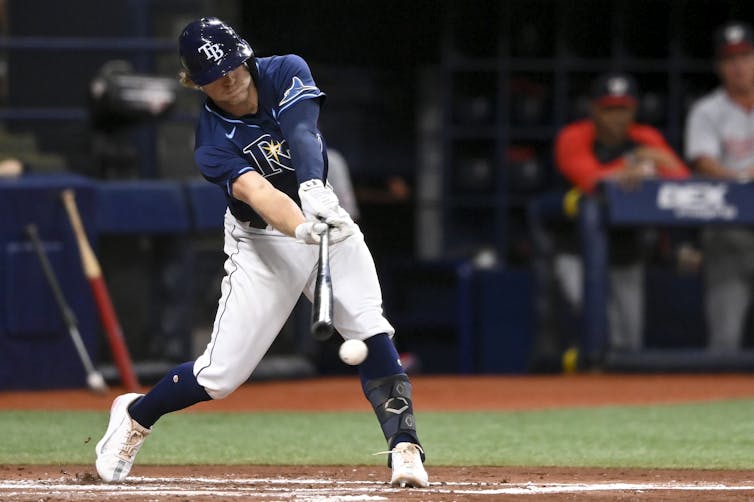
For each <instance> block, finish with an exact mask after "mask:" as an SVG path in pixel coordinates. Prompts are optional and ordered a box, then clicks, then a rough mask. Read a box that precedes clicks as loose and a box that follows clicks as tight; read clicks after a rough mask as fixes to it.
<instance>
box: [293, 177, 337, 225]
mask: <svg viewBox="0 0 754 502" xmlns="http://www.w3.org/2000/svg"><path fill="white" fill-rule="evenodd" d="M298 196H299V198H300V199H301V210H302V211H303V212H304V216H306V217H307V218H311V219H315V218H319V219H321V220H326V219H328V218H330V217H333V216H337V214H338V209H340V202H339V201H338V196H337V195H335V192H333V190H332V187H331V186H330V185H329V184H328V185H325V184H323V183H322V180H317V179H314V180H309V181H305V182H303V183H301V184H300V185H299V187H298Z"/></svg>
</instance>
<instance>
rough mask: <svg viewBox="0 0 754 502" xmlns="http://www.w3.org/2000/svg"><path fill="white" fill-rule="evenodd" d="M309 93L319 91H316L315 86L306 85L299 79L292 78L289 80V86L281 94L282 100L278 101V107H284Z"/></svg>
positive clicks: (317, 90)
mask: <svg viewBox="0 0 754 502" xmlns="http://www.w3.org/2000/svg"><path fill="white" fill-rule="evenodd" d="M309 91H314V92H319V89H317V86H316V85H306V84H304V82H302V81H301V79H300V78H298V77H293V78H292V79H291V86H290V87H289V88H288V89H286V90H285V92H284V93H283V99H281V100H280V103H279V106H281V107H282V106H285V105H287V104H288V103H290V102H292V101H293V100H294V99H296V98H297V97H299V96H301V95H302V94H304V93H306V92H309Z"/></svg>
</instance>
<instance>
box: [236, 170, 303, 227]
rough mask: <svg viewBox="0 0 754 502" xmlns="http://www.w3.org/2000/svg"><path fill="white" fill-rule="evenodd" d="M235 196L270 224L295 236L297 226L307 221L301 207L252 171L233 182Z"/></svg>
mask: <svg viewBox="0 0 754 502" xmlns="http://www.w3.org/2000/svg"><path fill="white" fill-rule="evenodd" d="M233 196H234V197H235V198H237V199H239V200H242V201H244V202H246V203H247V204H248V205H249V206H251V208H252V209H254V211H256V213H257V214H259V216H261V217H262V218H263V219H264V221H266V222H267V224H268V225H270V226H272V227H273V228H275V229H277V230H279V231H280V232H282V233H284V234H286V235H290V236H291V237H295V235H296V227H297V226H298V225H299V224H301V223H303V222H304V221H305V218H304V214H303V213H302V212H301V208H299V207H298V205H297V204H296V203H295V202H294V201H293V199H291V198H290V197H288V196H287V195H286V194H284V193H283V192H281V191H280V190H278V189H276V188H275V187H273V186H272V185H271V184H270V183H269V182H268V181H267V180H266V179H264V178H263V177H262V176H260V175H259V174H257V173H254V172H250V173H247V174H244V175H243V176H241V177H239V178H238V179H237V180H236V181H235V183H233Z"/></svg>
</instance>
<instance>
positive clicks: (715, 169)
mask: <svg viewBox="0 0 754 502" xmlns="http://www.w3.org/2000/svg"><path fill="white" fill-rule="evenodd" d="M694 168H695V170H696V172H697V174H700V175H701V176H709V177H712V178H721V179H728V180H730V179H736V178H737V177H738V173H737V172H736V171H733V170H732V169H728V168H727V167H725V166H723V165H722V164H720V163H719V162H718V161H717V160H715V159H713V158H712V157H708V156H702V157H699V158H698V159H697V160H696V161H695V162H694Z"/></svg>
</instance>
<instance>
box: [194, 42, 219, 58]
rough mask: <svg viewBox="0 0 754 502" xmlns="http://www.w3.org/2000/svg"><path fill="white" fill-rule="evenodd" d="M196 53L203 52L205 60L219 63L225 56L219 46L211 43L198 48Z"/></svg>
mask: <svg viewBox="0 0 754 502" xmlns="http://www.w3.org/2000/svg"><path fill="white" fill-rule="evenodd" d="M197 51H198V52H203V53H204V55H205V56H206V57H207V59H212V60H214V61H220V60H221V59H222V57H223V56H224V55H225V53H224V52H223V50H222V48H221V47H220V44H213V43H211V42H206V43H205V44H204V45H202V46H200V47H199V48H198V49H197Z"/></svg>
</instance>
